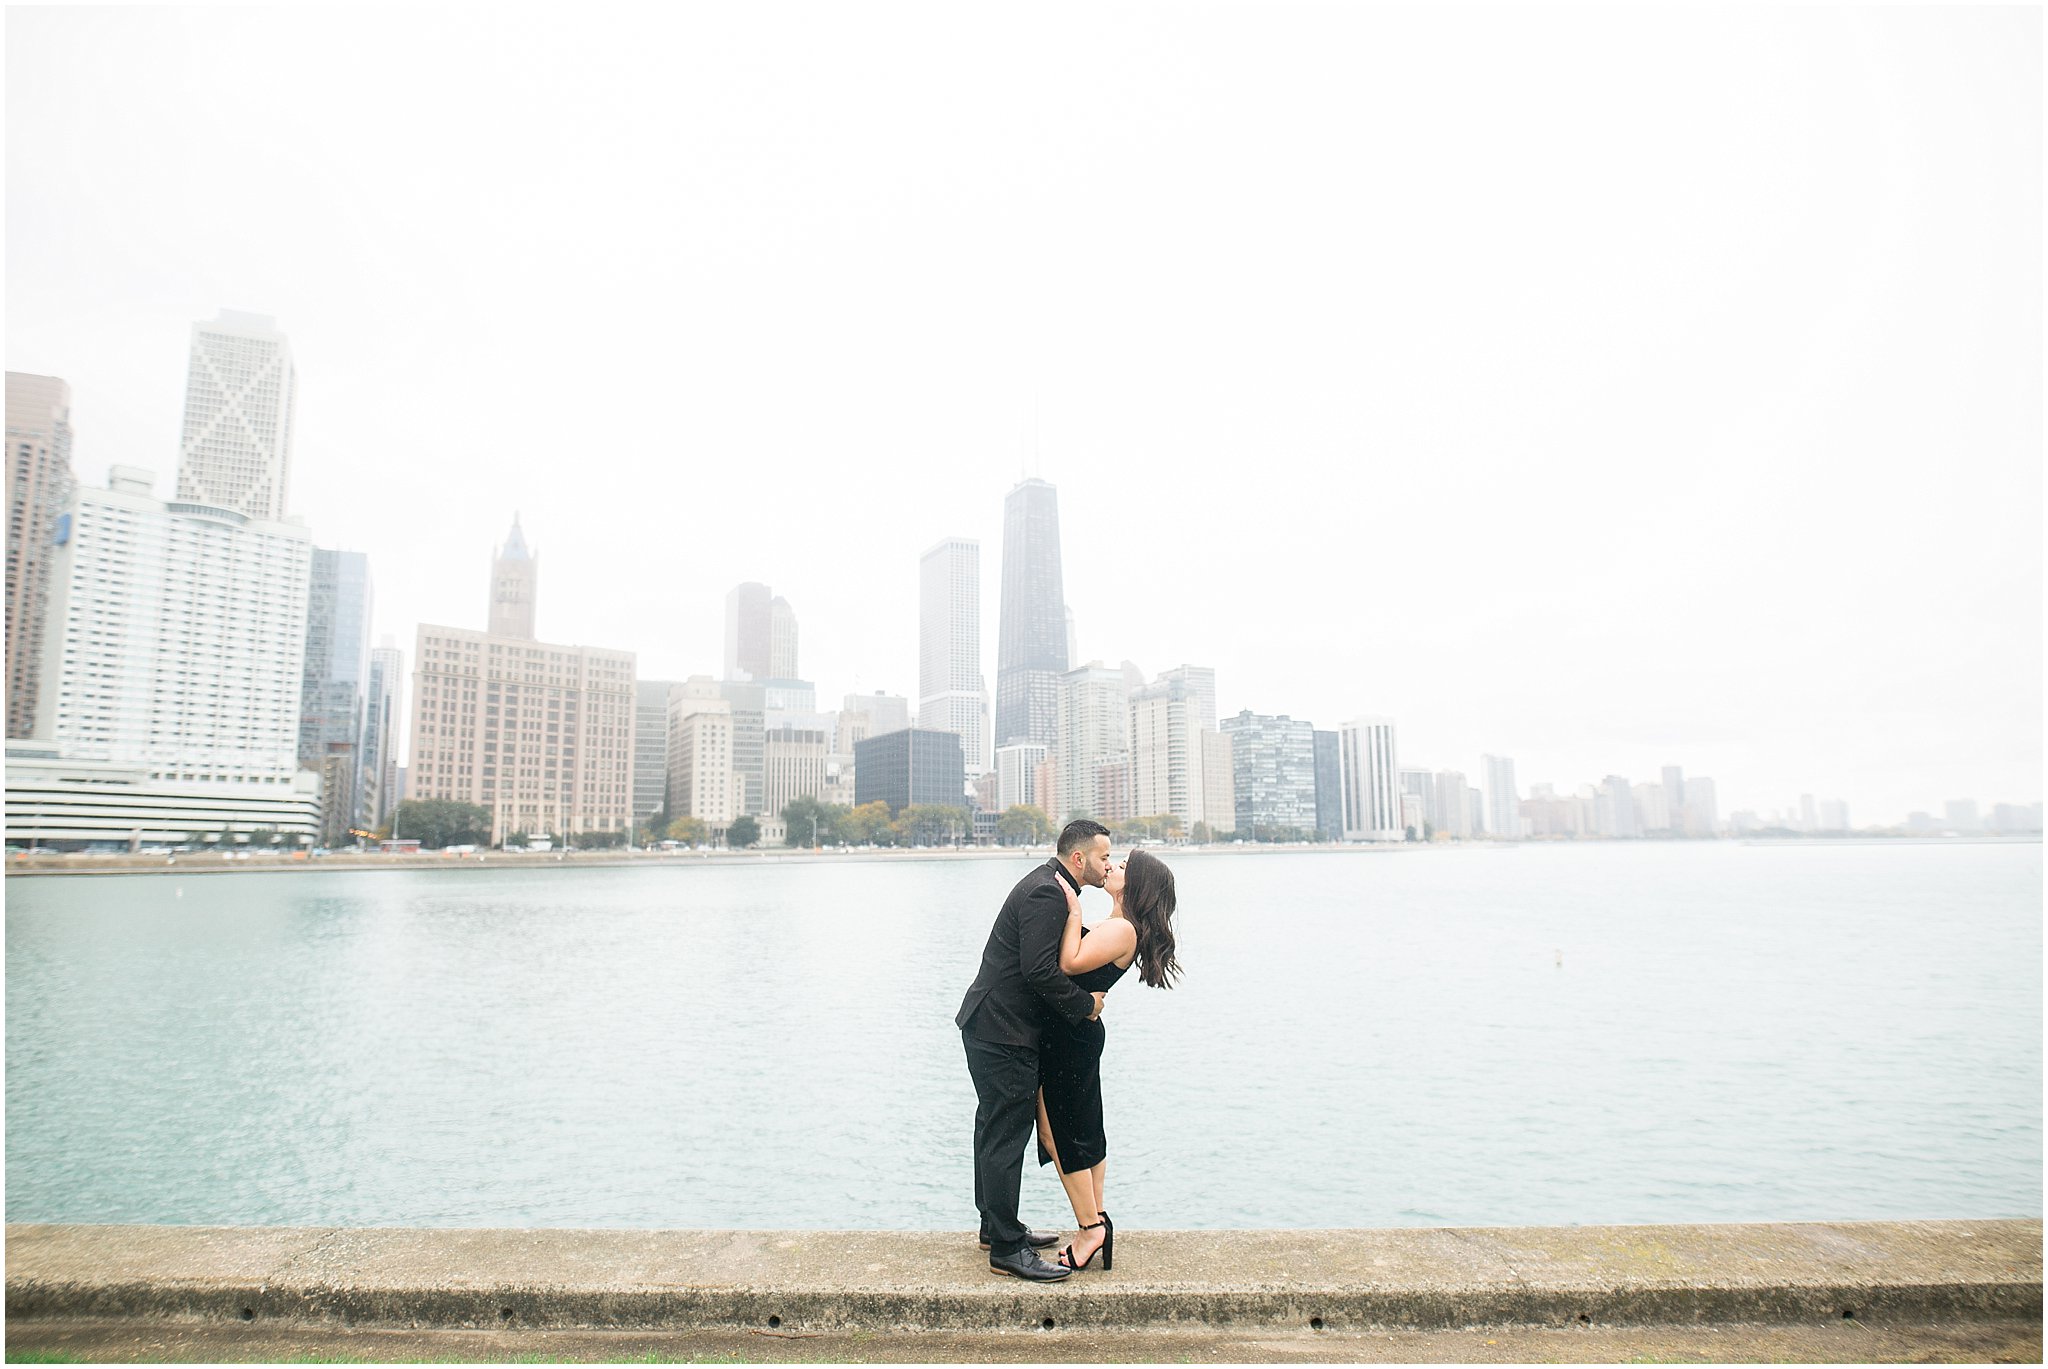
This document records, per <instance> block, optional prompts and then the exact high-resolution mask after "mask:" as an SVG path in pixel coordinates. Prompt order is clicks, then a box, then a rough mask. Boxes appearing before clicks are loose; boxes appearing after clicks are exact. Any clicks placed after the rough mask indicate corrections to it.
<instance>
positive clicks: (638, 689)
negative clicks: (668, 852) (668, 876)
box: [633, 680, 680, 836]
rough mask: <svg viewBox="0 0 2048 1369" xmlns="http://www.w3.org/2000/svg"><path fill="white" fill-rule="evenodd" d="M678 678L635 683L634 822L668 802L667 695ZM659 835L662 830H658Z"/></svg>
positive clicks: (639, 820)
mask: <svg viewBox="0 0 2048 1369" xmlns="http://www.w3.org/2000/svg"><path fill="white" fill-rule="evenodd" d="M678 683H680V681H677V680H637V681H635V682H634V684H633V822H634V824H635V825H638V824H640V823H644V822H646V821H648V820H649V819H650V818H652V817H654V816H655V815H656V814H657V813H659V812H661V811H662V809H663V808H664V807H665V806H666V805H667V803H668V695H669V691H670V690H671V689H673V688H675V686H676V685H677V684H678ZM655 835H656V836H659V835H660V833H658V832H657V833H656V834H655Z"/></svg>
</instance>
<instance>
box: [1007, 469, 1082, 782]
mask: <svg viewBox="0 0 2048 1369" xmlns="http://www.w3.org/2000/svg"><path fill="white" fill-rule="evenodd" d="M1066 671H1067V604H1066V591H1065V588H1064V587H1063V585H1062V583H1061V580H1060V504H1059V494H1058V492H1057V491H1056V490H1054V489H1053V487H1052V486H1051V485H1049V484H1047V483H1046V482H1045V481H1043V480H1038V479H1031V480H1026V481H1024V482H1022V483H1021V484H1019V485H1018V486H1017V487H1016V488H1015V489H1013V490H1011V491H1010V493H1009V496H1008V497H1007V498H1005V499H1004V500H1003V598H1002V614H1001V623H1000V625H999V627H998V631H997V637H996V726H995V742H996V745H998V746H1007V745H1009V744H1010V743H1011V742H1014V741H1033V742H1040V743H1043V744H1045V745H1048V746H1050V745H1052V744H1053V743H1054V741H1055V740H1056V737H1055V733H1056V731H1057V730H1058V715H1059V690H1060V677H1061V676H1062V675H1064V674H1065V673H1066Z"/></svg>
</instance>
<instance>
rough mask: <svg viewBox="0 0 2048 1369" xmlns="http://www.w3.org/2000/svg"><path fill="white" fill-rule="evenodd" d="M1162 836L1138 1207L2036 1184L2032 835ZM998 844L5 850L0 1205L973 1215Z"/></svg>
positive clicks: (1111, 1120)
mask: <svg viewBox="0 0 2048 1369" xmlns="http://www.w3.org/2000/svg"><path fill="white" fill-rule="evenodd" d="M1168 859H1169V861H1170V862H1171V863H1173V864H1174V865H1175V867H1176V871H1177V873H1178V876H1179V885H1180V891H1181V899H1182V908H1181V913H1180V917H1179V930H1180V940H1181V960H1182V962H1183V964H1184V965H1185V966H1186V971H1187V973H1186V978H1185V980H1184V982H1183V984H1182V985H1181V987H1179V988H1177V989H1175V990H1173V991H1172V992H1160V991H1157V990H1152V989H1147V988H1145V987H1143V986H1142V985H1141V984H1140V983H1139V982H1138V980H1137V977H1136V976H1135V975H1132V976H1130V977H1129V978H1127V979H1126V980H1125V981H1124V983H1123V984H1121V985H1119V986H1118V988H1117V989H1116V991H1115V992H1114V993H1113V994H1112V995H1111V997H1110V1002H1109V1007H1108V1011H1107V1012H1106V1014H1105V1018H1104V1020H1105V1022H1106V1024H1107V1025H1108V1029H1109V1047H1108V1054H1107V1057H1106V1060H1105V1066H1104V1075H1105V1079H1104V1089H1105V1094H1106V1099H1107V1114H1108V1132H1109V1141H1110V1160H1109V1170H1108V1180H1109V1184H1108V1196H1109V1199H1110V1202H1109V1206H1110V1208H1111V1210H1112V1211H1114V1212H1115V1213H1116V1214H1117V1216H1118V1218H1119V1220H1120V1221H1122V1222H1124V1223H1126V1224H1127V1225H1129V1226H1132V1227H1154V1228H1160V1227H1169V1228H1170V1227H1323V1226H1332V1227H1341V1226H1410V1225H1440V1224H1454V1225H1496V1224H1524V1223H1527V1224H1559V1225H1563V1224H1572V1223H1604V1222H1673V1221H1751V1220H1805V1219H1853V1218H1936V1217H2011V1216H2038V1215H2040V1213H2041V1179H2042V1175H2041V1154H2042V1150H2041V1080H2042V1075H2041V1039H2042V1038H2041V1008H2042V986H2041V967H2042V958H2041V950H2042V948H2041V892H2042V890H2041V847H2040V846H2039V845H1991V844H1985V845H1969V844H1953V845H1941V844H1925V845H1920V844H1903V843H1894V844H1870V845H1852V844H1822V843H1816V844H1810V845H1799V844H1768V845H1756V846H1747V845H1740V844H1735V843H1690V844H1687V843H1670V844H1662V843H1658V844H1650V843H1645V844H1624V843H1606V844H1597V845H1596V844H1585V845H1577V846H1573V845H1545V846H1529V847H1523V848H1519V849H1517V848H1477V849H1461V850H1442V849H1433V850H1415V851H1400V852H1390V853H1309V852H1304V853H1298V854H1252V855H1247V854H1232V853H1216V854H1186V855H1181V856H1178V857H1174V856H1169V857H1168ZM1030 863H1031V862H1030V861H1029V859H1028V858H1026V859H1024V860H1020V861H1018V862H1015V863H1011V862H1003V861H916V862H912V861H893V860H867V861H816V862H781V863H768V862H763V863H759V864H744V865H741V864H734V863H728V862H714V861H703V862H695V863H686V864H682V865H679V866H672V867H668V868H629V869H596V870H572V869H566V868H565V869H558V870H537V871H536V870H527V871H517V870H509V869H506V870H493V869H488V868H475V869H469V870H463V871H448V870H432V871H418V872H406V871H388V872H387V871H376V872H362V873H353V872H333V873H327V872H303V873H299V872H294V873H276V874H267V873H266V874H241V873H237V874H234V875H212V876H189V877H187V876H176V875H170V874H165V875H147V876H108V877H94V878H26V879H24V878H12V879H9V880H8V881H7V884H6V894H7V914H6V922H7V979H6V989H7V1117H6V1130H7V1175H6V1178H7V1220H8V1221H10V1222H20V1221H63V1222H170V1223H223V1224H307V1225H312V1224H343V1225H423V1226H441V1225H448V1226H520V1225H533V1226H664V1227H665V1226H676V1227H771V1228H773V1227H827V1228H832V1227H841V1228H845V1227H884V1228H929V1229H965V1228H967V1227H969V1226H972V1225H973V1224H974V1221H975V1213H974V1209H973V1201H972V1177H971V1170H970V1166H969V1143H970V1138H971V1132H972V1126H973V1110H974V1094H973V1090H972V1088H971V1086H970V1084H969V1082H968V1078H967V1071H966V1066H965V1063H964V1059H963V1056H962V1053H961V1047H960V1040H959V1034H958V1032H957V1031H956V1030H955V1029H954V1027H953V1025H952V1015H953V1012H954V1009H955V1007H956V1006H957V1005H958V1002H959V1000H960V996H961V993H962V992H963V991H964V989H965V988H966V986H967V983H968V981H969V980H970V979H971V978H972V977H973V974H974V970H975V966H976V963H977V960H978V957H979V954H980V950H981V945H982V941H983V939H984V938H985V937H986V935H987V932H988V926H989V923H990V920H991V918H992V917H993V915H994V913H995V910H996V908H997V907H998V905H999V904H1000V902H1001V900H1002V897H1003V895H1004V893H1005V891H1006V890H1007V889H1008V887H1009V886H1010V884H1011V883H1012V882H1013V881H1015V880H1016V879H1017V878H1018V877H1019V876H1020V875H1021V874H1022V873H1023V872H1024V871H1025V870H1026V869H1027V868H1028V867H1029V865H1030ZM1089 897H1090V899H1091V900H1102V899H1103V896H1102V895H1101V894H1100V893H1099V892H1093V891H1091V893H1090V895H1089ZM1103 906H1106V901H1105V902H1104V904H1103ZM1024 1213H1025V1215H1026V1217H1027V1219H1029V1220H1032V1221H1035V1222H1037V1223H1039V1224H1041V1225H1059V1224H1061V1223H1063V1222H1065V1221H1067V1220H1068V1212H1067V1208H1066V1205H1065V1203H1064V1200H1063V1199H1062V1197H1061V1195H1060V1193H1059V1190H1058V1186H1057V1184H1056V1182H1055V1180H1054V1179H1053V1177H1052V1176H1051V1173H1050V1171H1047V1170H1039V1169H1038V1168H1037V1167H1036V1166H1035V1165H1034V1166H1032V1167H1031V1168H1030V1171H1029V1172H1028V1173H1027V1175H1026V1178H1025V1186H1024Z"/></svg>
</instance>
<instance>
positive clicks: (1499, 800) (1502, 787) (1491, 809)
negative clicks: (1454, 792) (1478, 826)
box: [1479, 756, 1522, 841]
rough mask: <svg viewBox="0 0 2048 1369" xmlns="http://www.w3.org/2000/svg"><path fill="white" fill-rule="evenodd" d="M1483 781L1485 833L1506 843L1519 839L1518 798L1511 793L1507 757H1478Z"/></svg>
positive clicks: (1512, 784)
mask: <svg viewBox="0 0 2048 1369" xmlns="http://www.w3.org/2000/svg"><path fill="white" fill-rule="evenodd" d="M1479 764H1480V768H1481V770H1482V772H1483V773H1484V776H1485V780H1486V830H1487V831H1488V832H1489V833H1491V834H1492V835H1494V836H1496V837H1500V838H1502V839H1503V840H1506V841H1514V840H1516V839H1517V838H1519V837H1520V836H1521V835H1522V816H1521V812H1522V809H1521V804H1522V800H1521V797H1520V796H1519V795H1518V794H1516V793H1515V762H1514V759H1513V758H1512V757H1509V756H1481V757H1480V758H1479Z"/></svg>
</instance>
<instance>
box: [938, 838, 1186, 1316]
mask: <svg viewBox="0 0 2048 1369" xmlns="http://www.w3.org/2000/svg"><path fill="white" fill-rule="evenodd" d="M1084 885H1093V886H1094V887H1096V888H1098V889H1102V890H1105V891H1106V892H1107V893H1108V894H1109V896H1110V901H1111V904H1112V907H1111V910H1110V915H1109V917H1107V918H1105V919H1104V920H1103V921H1101V922H1100V923H1098V924H1097V925H1096V926H1095V927H1093V928H1090V927H1086V926H1084V925H1083V924H1082V921H1081V889H1082V887H1083V886H1084ZM1174 902H1175V897H1174V885H1173V871H1172V870H1170V869H1169V868H1167V865H1166V863H1165V862H1164V861H1162V860H1160V859H1159V858H1158V857H1157V856H1154V855H1152V854H1151V853H1150V852H1148V851H1132V852H1131V853H1130V855H1129V857H1128V858H1126V859H1125V860H1123V861H1120V862H1119V861H1112V860H1111V859H1110V851H1109V829H1108V828H1107V827H1104V826H1103V825H1102V824H1101V823H1099V822H1093V821H1091V820H1089V819H1087V818H1077V819H1076V820H1074V821H1073V822H1070V823H1068V824H1067V825H1066V827H1065V828H1064V829H1063V830H1062V831H1061V832H1060V837H1059V842H1058V844H1057V846H1056V847H1055V848H1054V855H1053V857H1052V859H1050V860H1048V861H1047V862H1046V863H1045V864H1043V865H1041V866H1039V867H1038V868H1036V869H1034V870H1033V871H1032V872H1031V873H1030V874H1028V875H1026V876H1024V878H1023V879H1021V880H1019V881H1017V885H1016V887H1015V888H1013V889H1011V890H1010V896H1009V897H1008V898H1007V899H1005V900H1004V901H1003V906H1002V910H1001V911H1000V912H998V913H997V914H996V920H995V925H994V926H993V927H992V928H990V929H989V934H988V944H987V945H986V946H985V947H983V949H982V953H981V968H980V970H979V972H978V973H976V975H975V977H974V983H973V984H972V985H970V986H969V987H968V990H967V997H966V998H965V999H964V1000H962V1002H961V1004H960V1011H959V1012H958V1013H957V1014H956V1015H955V1016H954V1018H953V1022H954V1025H956V1026H958V1027H959V1028H960V1038H961V1041H962V1043H963V1044H964V1045H965V1047H966V1050H967V1073H968V1074H969V1075H970V1076H971V1077H972V1078H973V1080H974V1092H975V1097H976V1100H977V1102H976V1106H975V1109H974V1205H975V1207H976V1208H978V1209H979V1210H980V1213H981V1243H982V1245H983V1247H985V1248H986V1249H987V1250H988V1266H989V1269H990V1270H991V1271H993V1272H995V1273H997V1274H1007V1275H1010V1276H1013V1277H1016V1278H1021V1279H1032V1280H1036V1281H1039V1282H1053V1281H1055V1280H1059V1279H1064V1278H1067V1277H1069V1276H1071V1275H1072V1274H1073V1273H1075V1271H1077V1270H1082V1269H1088V1268H1090V1267H1091V1266H1092V1265H1093V1263H1094V1260H1095V1257H1096V1255H1097V1254H1098V1253H1099V1254H1100V1255H1101V1257H1102V1268H1103V1269H1104V1270H1105V1271H1106V1270H1108V1269H1109V1268H1110V1264H1111V1261H1112V1260H1113V1259H1114V1258H1115V1247H1116V1226H1115V1224H1114V1223H1113V1222H1111V1221H1110V1218H1109V1212H1108V1211H1107V1209H1105V1208H1104V1207H1103V1196H1102V1185H1103V1175H1104V1170H1105V1168H1106V1165H1107V1156H1108V1151H1109V1143H1108V1140H1107V1138H1106V1137H1105V1135H1104V1132H1103V1121H1102V1048H1103V1044H1104V1042H1105V1040H1106V1034H1105V1032H1104V1030H1103V1026H1102V1009H1103V1004H1104V1002H1105V1000H1106V999H1107V997H1108V994H1109V991H1110V988H1111V986H1113V985H1114V984H1115V983H1116V982H1117V981H1118V980H1119V979H1121V978H1122V977H1123V974H1124V972H1125V971H1126V970H1128V969H1130V968H1131V966H1132V965H1133V964H1135V965H1136V966H1137V968H1138V977H1139V978H1140V979H1141V980H1143V981H1144V982H1145V983H1146V984H1149V985H1151V986H1152V987H1153V988H1156V989H1165V988H1171V987H1172V986H1173V980H1174V978H1175V976H1177V975H1178V974H1179V973H1180V965H1179V963H1178V962H1177V961H1176V960H1175V959H1174V951H1173V911H1174ZM1034 1122H1035V1124H1036V1127H1037V1131H1038V1162H1039V1163H1040V1164H1041V1165H1043V1164H1048V1163H1050V1164H1052V1165H1053V1166H1054V1167H1055V1168H1056V1169H1057V1170H1058V1172H1059V1177H1060V1185H1061V1187H1063V1188H1064V1189H1065V1190H1066V1193H1067V1201H1068V1202H1069V1203H1070V1204H1072V1206H1073V1209H1074V1225H1075V1227H1076V1234H1075V1236H1074V1239H1073V1241H1072V1242H1070V1243H1069V1244H1068V1245H1067V1246H1065V1247H1064V1248H1063V1249H1061V1250H1060V1251H1059V1253H1058V1255H1057V1256H1056V1257H1055V1261H1054V1262H1048V1261H1047V1260H1046V1259H1045V1258H1044V1257H1042V1256H1041V1255H1039V1253H1038V1251H1039V1250H1041V1249H1044V1248H1046V1247H1049V1246H1054V1245H1058V1244H1059V1237H1058V1236H1057V1235H1051V1234H1047V1233H1045V1232H1039V1231H1033V1230H1031V1229H1029V1228H1027V1227H1026V1226H1025V1225H1024V1223H1023V1222H1022V1221H1021V1220H1020V1219H1019V1218H1018V1216H1017V1200H1018V1190H1019V1188H1020V1187H1021V1185H1022V1181H1023V1163H1024V1154H1023V1152H1024V1143H1025V1141H1026V1140H1027V1139H1028V1138H1029V1137H1030V1135H1031V1132H1032V1128H1033V1124H1034Z"/></svg>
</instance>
